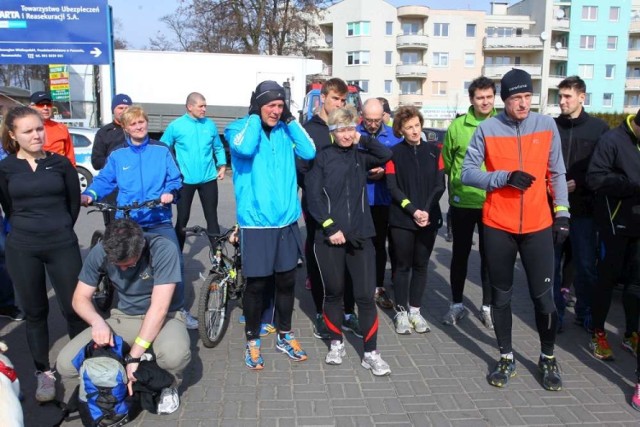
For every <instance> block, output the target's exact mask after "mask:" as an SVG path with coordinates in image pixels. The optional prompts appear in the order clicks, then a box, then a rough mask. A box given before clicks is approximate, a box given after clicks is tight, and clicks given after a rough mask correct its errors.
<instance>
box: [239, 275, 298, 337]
mask: <svg viewBox="0 0 640 427" xmlns="http://www.w3.org/2000/svg"><path fill="white" fill-rule="evenodd" d="M270 282H275V288H276V296H275V306H276V328H277V329H278V332H280V331H284V332H288V331H290V330H291V316H292V314H293V303H294V288H295V284H296V269H293V270H289V271H285V272H284V273H275V274H274V275H272V276H266V277H247V287H246V289H245V291H244V299H243V306H244V307H243V308H244V313H243V314H244V317H245V321H246V323H245V326H244V333H245V335H246V337H247V341H249V340H253V339H258V338H260V321H261V318H262V312H263V311H264V309H265V308H266V307H268V306H269V301H270V299H271V292H270V290H271V289H272V287H271V286H270Z"/></svg>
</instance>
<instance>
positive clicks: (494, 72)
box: [482, 64, 542, 79]
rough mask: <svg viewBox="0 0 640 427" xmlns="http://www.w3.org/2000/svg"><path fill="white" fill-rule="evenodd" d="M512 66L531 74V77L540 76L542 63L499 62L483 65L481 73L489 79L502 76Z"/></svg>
mask: <svg viewBox="0 0 640 427" xmlns="http://www.w3.org/2000/svg"><path fill="white" fill-rule="evenodd" d="M512 68H519V69H521V70H524V71H526V72H527V73H529V74H531V77H533V78H540V77H542V65H540V64H500V65H485V66H484V67H482V74H483V75H484V76H487V77H489V78H491V79H499V78H502V76H503V75H505V74H506V73H507V72H508V71H510V70H511V69H512Z"/></svg>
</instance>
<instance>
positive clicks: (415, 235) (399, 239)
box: [389, 227, 438, 311]
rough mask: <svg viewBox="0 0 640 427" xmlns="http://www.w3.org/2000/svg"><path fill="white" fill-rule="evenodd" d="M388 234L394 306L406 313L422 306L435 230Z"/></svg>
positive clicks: (428, 228) (402, 230)
mask: <svg viewBox="0 0 640 427" xmlns="http://www.w3.org/2000/svg"><path fill="white" fill-rule="evenodd" d="M389 231H390V234H391V244H392V245H393V252H392V253H393V258H394V265H395V273H394V274H393V285H394V293H395V299H396V306H397V307H398V309H400V308H403V309H405V310H407V311H408V309H409V306H411V307H420V306H422V296H423V295H424V289H425V287H426V286H427V267H428V266H429V257H430V256H431V251H433V245H434V244H435V241H436V235H437V232H438V230H437V228H435V227H427V228H420V229H418V230H407V229H404V228H398V227H390V228H389ZM407 303H408V304H407Z"/></svg>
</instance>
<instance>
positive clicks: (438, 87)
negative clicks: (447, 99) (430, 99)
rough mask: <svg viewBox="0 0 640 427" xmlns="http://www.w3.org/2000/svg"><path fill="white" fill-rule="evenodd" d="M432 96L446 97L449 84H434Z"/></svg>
mask: <svg viewBox="0 0 640 427" xmlns="http://www.w3.org/2000/svg"><path fill="white" fill-rule="evenodd" d="M431 87H432V92H431V94H432V95H434V96H445V95H446V94H447V82H433V83H432V85H431Z"/></svg>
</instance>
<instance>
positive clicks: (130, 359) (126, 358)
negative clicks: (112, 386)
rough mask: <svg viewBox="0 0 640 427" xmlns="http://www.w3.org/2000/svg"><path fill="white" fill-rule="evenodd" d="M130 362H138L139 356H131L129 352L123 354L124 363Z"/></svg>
mask: <svg viewBox="0 0 640 427" xmlns="http://www.w3.org/2000/svg"><path fill="white" fill-rule="evenodd" d="M130 363H140V358H139V357H133V356H131V355H130V354H127V355H125V356H124V364H125V365H128V364H130Z"/></svg>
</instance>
